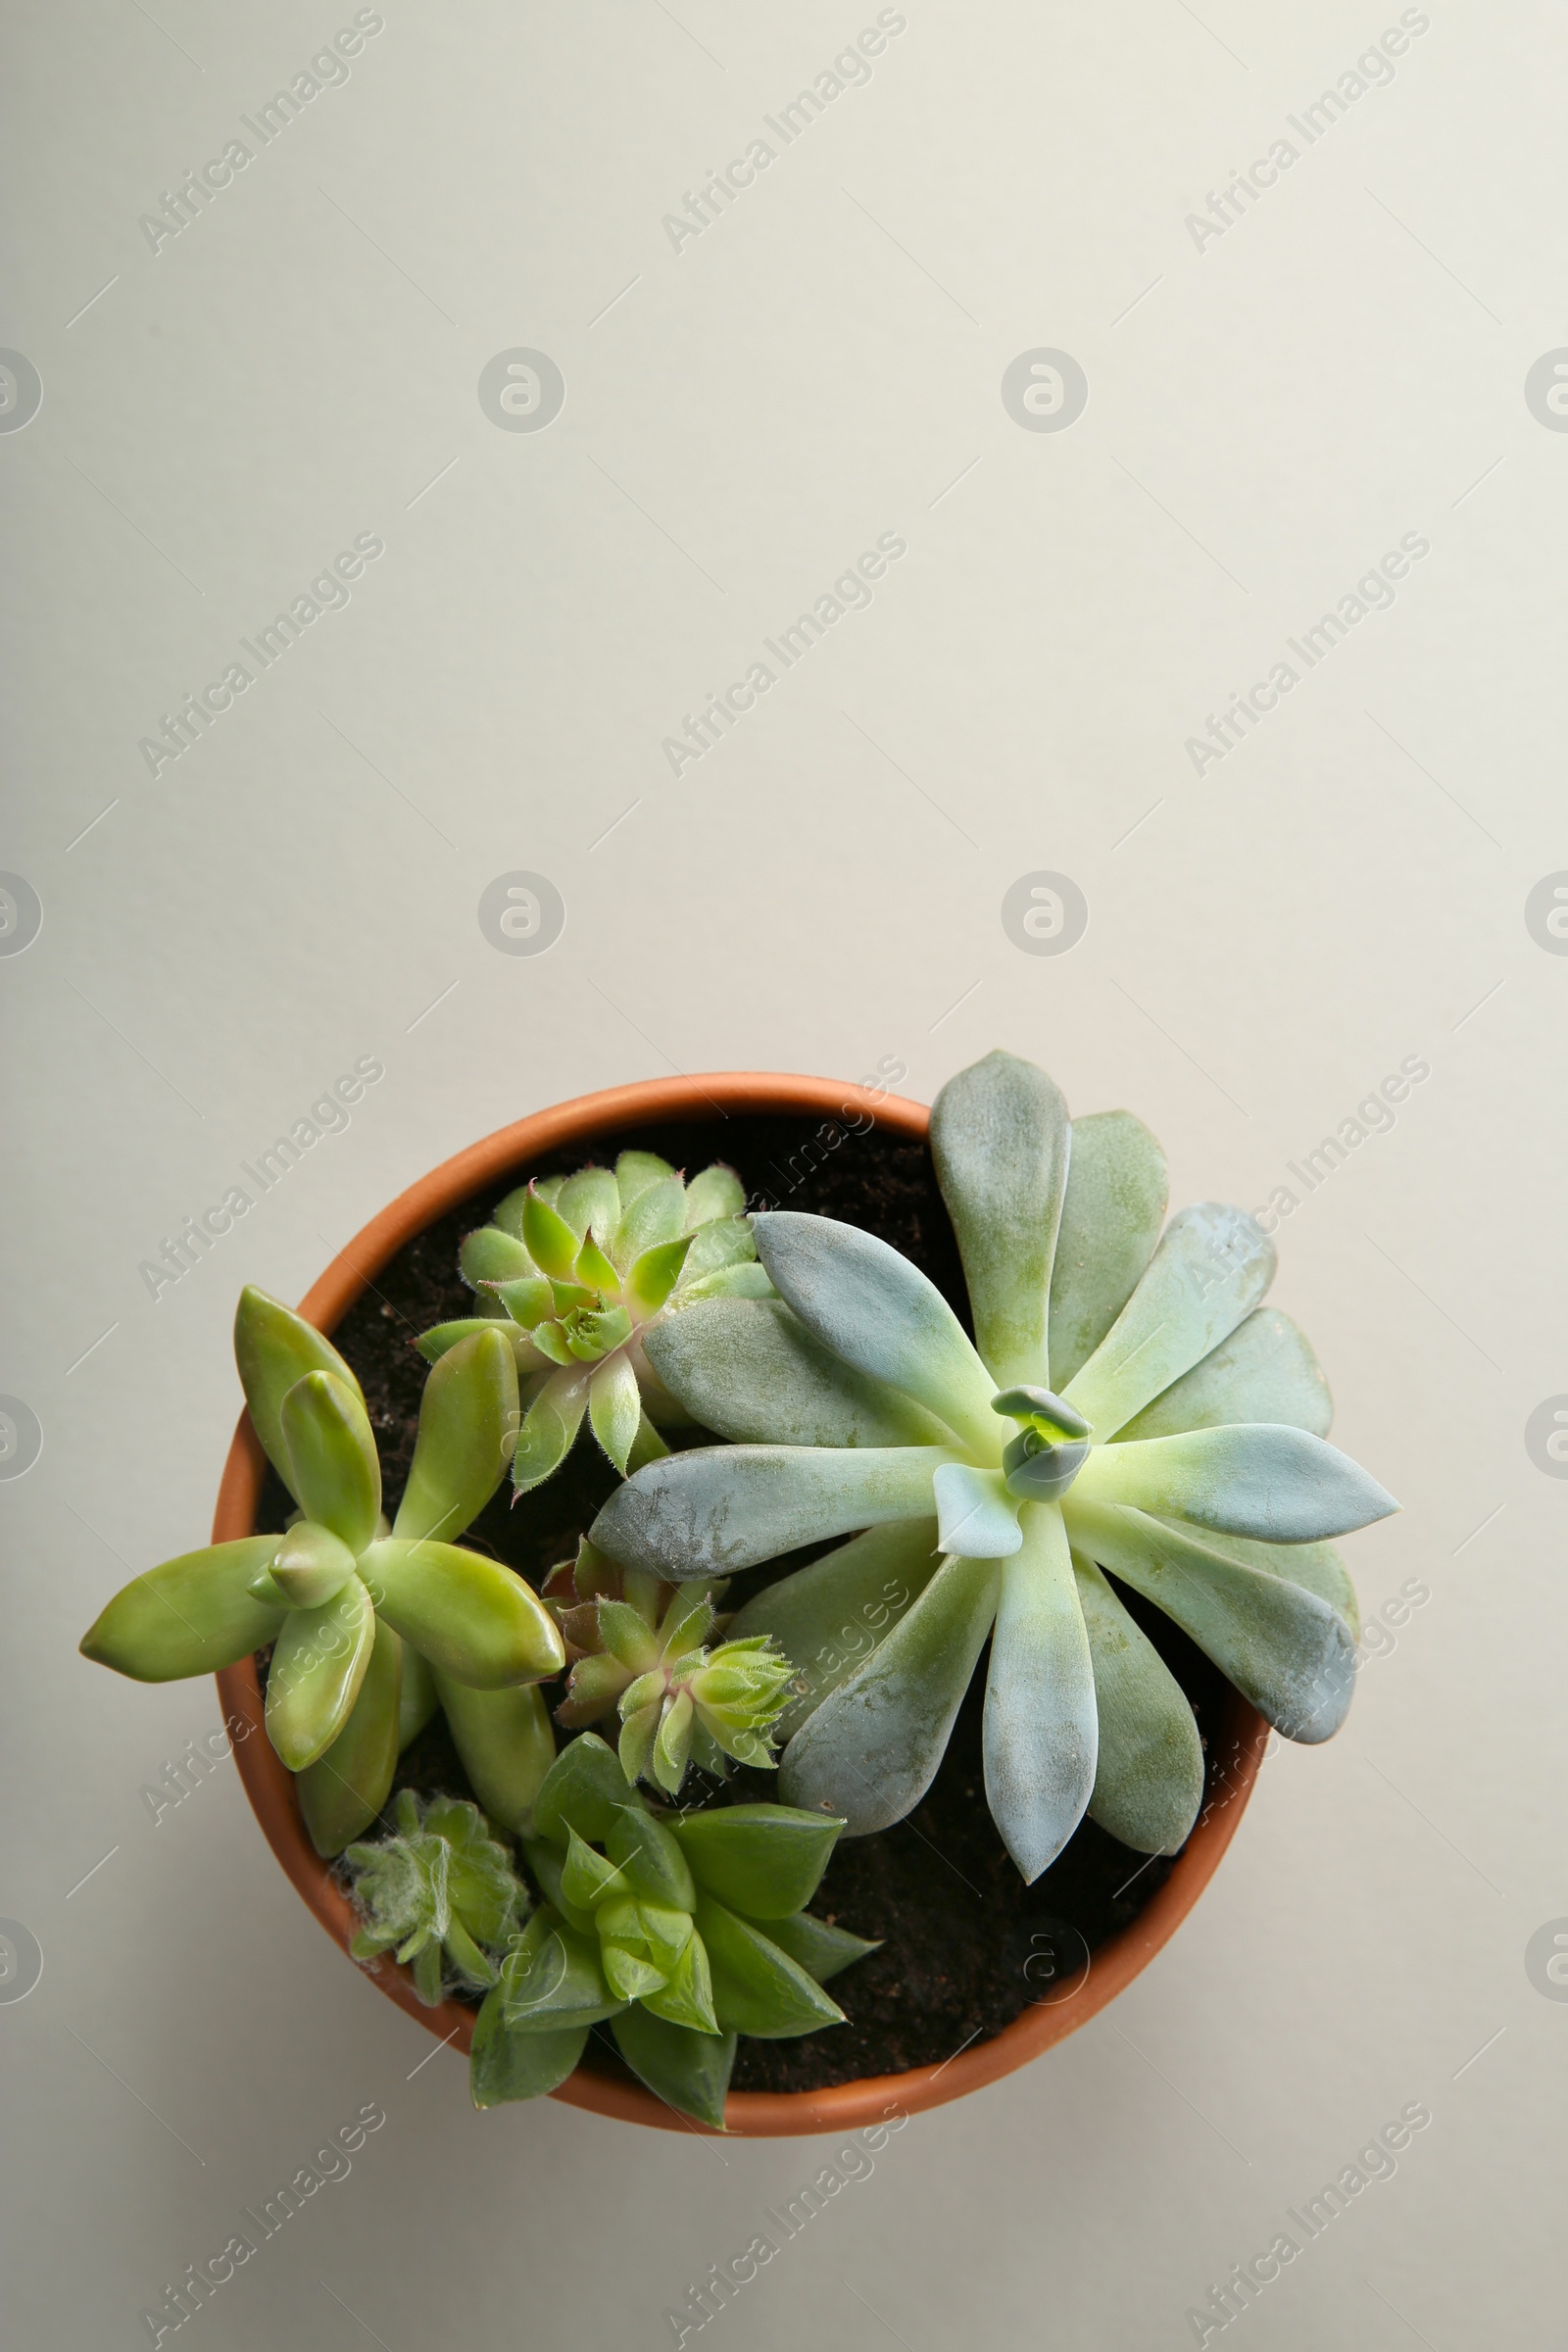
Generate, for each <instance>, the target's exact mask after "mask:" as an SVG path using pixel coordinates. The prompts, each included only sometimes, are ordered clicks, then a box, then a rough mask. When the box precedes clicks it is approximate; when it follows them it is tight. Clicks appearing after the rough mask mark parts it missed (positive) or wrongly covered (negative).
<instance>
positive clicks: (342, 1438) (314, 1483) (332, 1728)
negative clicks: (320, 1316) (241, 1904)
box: [81, 1288, 565, 1854]
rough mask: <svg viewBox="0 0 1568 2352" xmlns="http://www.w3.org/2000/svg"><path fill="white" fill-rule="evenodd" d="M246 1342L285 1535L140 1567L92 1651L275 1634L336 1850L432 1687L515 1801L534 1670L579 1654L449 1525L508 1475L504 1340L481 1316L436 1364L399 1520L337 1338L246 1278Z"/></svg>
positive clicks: (245, 1362)
mask: <svg viewBox="0 0 1568 2352" xmlns="http://www.w3.org/2000/svg"><path fill="white" fill-rule="evenodd" d="M234 1352H235V1356H236V1359H237V1361H238V1365H239V1373H240V1380H241V1383H242V1385H243V1387H244V1391H245V1400H246V1402H247V1404H248V1405H249V1407H250V1413H251V1420H252V1422H253V1424H254V1426H255V1429H256V1434H257V1436H258V1437H259V1438H260V1440H261V1442H262V1445H263V1446H264V1448H265V1449H266V1452H267V1454H268V1457H269V1459H270V1461H271V1463H272V1466H273V1468H274V1469H275V1470H276V1471H277V1473H278V1475H279V1477H280V1478H281V1479H282V1481H283V1483H284V1485H285V1486H286V1487H287V1488H288V1491H289V1493H290V1494H291V1495H293V1497H294V1499H295V1501H296V1503H297V1504H298V1505H299V1510H298V1513H297V1515H296V1517H295V1518H294V1519H293V1521H292V1523H291V1524H290V1526H289V1528H288V1529H287V1531H286V1532H285V1533H284V1534H283V1535H282V1536H275V1535H270V1536H244V1537H241V1538H239V1539H238V1540H237V1541H236V1542H232V1543H227V1544H210V1545H208V1546H207V1547H206V1549H204V1550H201V1551H191V1552H184V1553H182V1554H181V1555H180V1556H179V1557H178V1558H177V1559H172V1560H166V1561H165V1562H164V1563H163V1564H162V1566H160V1567H157V1568H153V1569H151V1570H149V1571H148V1573H147V1574H146V1575H145V1576H138V1577H136V1578H134V1579H133V1580H132V1581H131V1583H130V1584H128V1585H126V1586H125V1587H124V1589H123V1591H122V1592H120V1593H117V1594H116V1595H115V1597H114V1599H113V1600H111V1601H110V1603H109V1605H108V1607H107V1608H106V1609H105V1610H104V1611H103V1613H102V1615H101V1616H100V1617H99V1618H98V1620H97V1622H96V1624H95V1625H93V1626H92V1628H91V1629H90V1631H89V1632H88V1633H87V1634H86V1635H85V1636H84V1638H83V1640H82V1642H81V1650H82V1654H83V1656H85V1657H89V1658H93V1659H96V1660H97V1661H98V1662H99V1663H100V1664H101V1665H105V1666H112V1667H113V1668H114V1669H115V1670H116V1672H117V1673H120V1674H125V1675H129V1676H131V1677H133V1678H134V1679H135V1680H136V1681H138V1682H153V1683H161V1682H172V1681H177V1680H180V1679H181V1678H183V1677H185V1676H188V1675H197V1674H213V1673H216V1672H217V1671H218V1670H219V1669H220V1668H221V1667H224V1666H231V1665H233V1664H234V1663H235V1661H236V1660H237V1659H239V1658H243V1657H246V1656H248V1655H249V1654H250V1653H251V1652H252V1651H253V1650H257V1649H263V1648H265V1647H266V1646H267V1645H268V1644H269V1643H270V1644H271V1645H272V1655H271V1663H270V1669H269V1672H268V1682H267V1730H268V1736H269V1737H270V1740H271V1742H272V1745H273V1746H274V1747H275V1748H276V1750H277V1752H278V1754H279V1755H280V1756H281V1757H282V1759H283V1762H284V1763H285V1764H286V1765H287V1766H288V1768H289V1770H290V1771H291V1772H293V1773H295V1774H296V1775H297V1776H298V1781H297V1788H298V1793H299V1798H300V1804H301V1809H302V1811H303V1813H304V1816H305V1821H306V1826H307V1827H308V1828H309V1830H310V1832H311V1836H312V1838H313V1839H314V1840H315V1843H316V1845H317V1848H318V1850H319V1852H321V1853H323V1854H333V1853H337V1852H339V1851H341V1849H342V1847H343V1846H344V1845H346V1844H347V1842H348V1840H349V1839H350V1838H353V1837H356V1836H357V1835H358V1834H359V1832H360V1831H361V1830H363V1829H364V1828H365V1827H366V1825H367V1824H368V1822H370V1821H372V1820H373V1819H374V1818H375V1816H376V1814H377V1813H378V1812H379V1811H380V1810H381V1807H382V1806H383V1805H384V1804H385V1802H386V1799H387V1795H388V1792H389V1790H390V1789H391V1786H392V1778H393V1773H394V1770H395V1768H396V1764H397V1756H398V1750H399V1747H400V1745H402V1744H404V1742H405V1741H406V1740H407V1738H409V1737H411V1736H412V1732H411V1730H410V1724H411V1720H412V1721H414V1725H415V1728H417V1718H418V1716H419V1711H420V1709H421V1707H422V1708H423V1711H424V1714H425V1716H426V1717H427V1716H428V1714H429V1712H430V1711H431V1709H432V1708H433V1706H434V1704H435V1701H436V1699H437V1697H439V1698H440V1699H441V1700H442V1701H443V1702H444V1703H445V1704H446V1705H447V1709H448V1713H449V1715H451V1716H452V1717H453V1718H454V1731H455V1733H456V1734H457V1737H458V1743H459V1747H460V1751H461V1752H462V1753H463V1755H464V1760H465V1763H466V1764H467V1765H468V1769H469V1775H470V1778H471V1779H472V1781H473V1785H474V1788H475V1789H476V1790H477V1791H478V1793H479V1794H480V1795H481V1796H482V1797H484V1798H485V1801H486V1803H489V1802H490V1797H491V1793H492V1791H491V1789H490V1787H489V1785H488V1784H489V1783H490V1782H491V1781H492V1780H493V1781H495V1782H496V1783H498V1784H505V1787H504V1788H503V1787H500V1786H498V1787H497V1789H496V1790H495V1791H494V1792H495V1793H496V1794H497V1795H498V1797H500V1796H502V1795H503V1794H505V1793H507V1792H510V1793H511V1794H512V1796H513V1799H514V1806H515V1809H516V1810H518V1811H520V1810H521V1808H522V1805H523V1803H524V1802H525V1801H527V1800H529V1799H531V1797H532V1793H533V1789H534V1788H536V1787H537V1785H538V1782H539V1779H540V1778H541V1777H542V1776H543V1773H544V1771H545V1769H546V1768H547V1766H548V1763H549V1759H550V1752H551V1751H553V1748H554V1740H553V1739H552V1737H551V1733H550V1727H549V1721H548V1718H547V1717H546V1716H545V1715H544V1712H543V1704H542V1701H540V1700H539V1698H538V1695H537V1693H533V1692H530V1691H528V1690H527V1688H526V1687H527V1686H529V1685H531V1684H534V1683H536V1682H538V1681H539V1680H540V1679H541V1678H542V1677H543V1676H546V1675H550V1674H555V1673H557V1672H558V1671H559V1670H560V1668H561V1667H562V1666H563V1665H564V1659H565V1652H564V1647H563V1644H562V1640H561V1635H560V1633H559V1631H558V1630H557V1627H556V1624H555V1620H554V1619H553V1618H552V1617H551V1615H550V1613H549V1611H548V1610H547V1609H546V1608H545V1607H544V1605H543V1604H542V1602H541V1601H540V1599H539V1597H538V1595H537V1594H536V1593H534V1592H533V1591H532V1590H531V1588H530V1587H529V1586H528V1585H526V1584H525V1583H524V1582H523V1580H522V1578H521V1577H520V1576H516V1575H515V1574H514V1573H513V1571H512V1570H511V1569H510V1568H504V1567H502V1566H501V1565H500V1564H499V1563H498V1562H496V1561H495V1560H490V1559H486V1558H484V1557H483V1556H482V1555H481V1554H480V1553H478V1552H475V1551H467V1550H464V1549H462V1548H461V1547H460V1546H459V1545H458V1544H456V1543H455V1542H452V1541H450V1540H449V1539H451V1538H453V1537H455V1536H457V1535H459V1534H461V1533H462V1531H463V1530H464V1529H465V1528H466V1526H467V1525H468V1523H469V1521H470V1520H471V1519H472V1518H473V1517H474V1516H475V1515H476V1513H477V1512H478V1511H480V1510H481V1509H482V1508H483V1507H484V1504H485V1502H486V1501H487V1500H488V1499H489V1497H490V1495H492V1494H493V1493H494V1491H495V1489H496V1487H497V1486H498V1484H499V1483H500V1481H501V1479H502V1477H503V1476H504V1475H505V1471H506V1462H507V1456H508V1450H509V1448H510V1446H511V1443H512V1437H513V1433H514V1432H515V1428H516V1412H517V1404H516V1379H517V1376H516V1366H515V1362H514V1359H513V1354H512V1350H511V1348H509V1347H508V1346H507V1343H506V1341H505V1340H504V1339H503V1338H502V1337H501V1335H500V1334H499V1333H497V1332H496V1331H494V1330H493V1329H488V1328H487V1329H485V1330H483V1331H480V1332H478V1333H476V1334H475V1335H474V1336H473V1337H472V1338H471V1339H470V1340H468V1341H466V1342H464V1343H463V1344H462V1345H460V1346H459V1347H457V1348H453V1349H452V1350H451V1351H450V1352H449V1353H448V1354H447V1355H446V1356H445V1357H443V1359H442V1361H441V1362H440V1363H439V1364H438V1365H437V1366H436V1367H435V1369H434V1370H433V1371H432V1373H431V1375H430V1378H429V1379H428V1381H427V1382H426V1384H425V1391H424V1396H423V1398H422V1400H421V1406H420V1414H419V1429H418V1437H417V1444H416V1446H415V1452H414V1459H413V1462H412V1464H411V1465H410V1469H409V1478H408V1484H407V1486H406V1488H405V1490H404V1494H403V1499H402V1501H401V1502H400V1504H399V1505H398V1511H397V1517H396V1519H395V1520H394V1521H393V1522H392V1524H391V1526H390V1527H389V1526H388V1524H387V1522H386V1520H385V1518H384V1517H383V1516H382V1513H381V1467H380V1462H379V1460H378V1458H377V1455H376V1450H375V1439H374V1436H373V1434H372V1432H371V1429H370V1423H369V1418H368V1414H367V1412H366V1409H365V1399H364V1396H363V1394H362V1392H361V1389H360V1385H359V1382H358V1381H357V1380H356V1379H355V1377H354V1374H353V1372H352V1371H351V1370H350V1368H349V1366H348V1364H347V1363H346V1362H345V1361H344V1359H343V1357H342V1356H341V1355H339V1354H338V1352H337V1349H336V1348H333V1347H332V1346H331V1344H330V1342H329V1341H327V1340H325V1339H323V1338H322V1336H321V1334H320V1333H319V1331H317V1330H315V1329H314V1328H313V1327H312V1326H311V1325H310V1324H309V1323H306V1322H305V1321H304V1320H303V1319H302V1318H301V1317H300V1316H299V1315H296V1314H294V1313H292V1312H291V1310H290V1309H289V1308H288V1307H286V1306H283V1305H282V1304H280V1303H279V1301H278V1300H277V1299H269V1298H268V1297H267V1296H266V1294H265V1293H264V1292H262V1291H258V1290H255V1289H252V1288H248V1289H247V1290H246V1291H245V1292H244V1293H243V1295H242V1296H241V1299H240V1303H239V1311H238V1313H237V1315H236V1317H235V1322H234ZM460 1727H464V1728H460ZM541 1728H542V1735H543V1738H542V1742H541V1740H540V1731H541ZM530 1733H531V1737H532V1746H531V1748H528V1747H527V1746H526V1740H527V1739H528V1737H529V1735H530ZM519 1740H521V1741H522V1742H523V1743H524V1744H523V1746H522V1748H521V1749H519ZM541 1746H542V1747H543V1751H544V1752H543V1753H541ZM470 1750H471V1751H472V1752H471V1754H470ZM519 1755H520V1757H521V1759H522V1764H523V1766H524V1767H525V1768H526V1769H525V1772H524V1778H525V1777H526V1772H527V1771H531V1773H532V1779H531V1782H529V1783H528V1785H527V1786H526V1791H525V1796H524V1795H523V1794H521V1793H520V1792H519V1791H518V1789H516V1788H515V1783H516V1781H517V1779H518V1774H519ZM487 1766H493V1770H487ZM506 1810H507V1807H506V1805H505V1804H504V1803H500V1802H498V1805H497V1812H498V1815H504V1814H505V1812H506Z"/></svg>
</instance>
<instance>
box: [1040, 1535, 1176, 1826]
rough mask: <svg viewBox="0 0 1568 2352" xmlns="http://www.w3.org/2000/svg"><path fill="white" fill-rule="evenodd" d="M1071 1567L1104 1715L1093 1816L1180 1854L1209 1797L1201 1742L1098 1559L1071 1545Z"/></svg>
mask: <svg viewBox="0 0 1568 2352" xmlns="http://www.w3.org/2000/svg"><path fill="white" fill-rule="evenodd" d="M1072 1564H1073V1573H1074V1575H1075V1576H1076V1578H1077V1580H1078V1605H1079V1607H1080V1608H1081V1609H1082V1611H1083V1616H1084V1625H1085V1627H1086V1629H1087V1631H1088V1635H1089V1655H1090V1657H1091V1659H1092V1660H1093V1661H1094V1669H1095V1707H1096V1711H1097V1713H1098V1715H1099V1719H1100V1753H1099V1759H1098V1761H1097V1763H1096V1766H1095V1788H1094V1794H1093V1795H1092V1796H1091V1797H1090V1799H1089V1818H1090V1819H1091V1821H1096V1822H1098V1823H1099V1824H1100V1827H1101V1828H1102V1829H1103V1830H1106V1831H1108V1832H1109V1834H1110V1836H1111V1837H1112V1838H1120V1840H1121V1842H1122V1844H1123V1845H1130V1846H1131V1847H1132V1848H1133V1849H1134V1851H1135V1852H1137V1853H1140V1854H1175V1853H1179V1852H1180V1851H1181V1848H1182V1847H1183V1845H1184V1844H1185V1843H1186V1841H1187V1837H1188V1833H1189V1832H1190V1830H1191V1829H1192V1826H1193V1823H1194V1822H1195V1821H1196V1820H1197V1819H1198V1808H1199V1806H1200V1805H1201V1803H1202V1800H1203V1744H1202V1741H1201V1739H1200V1738H1199V1735H1198V1725H1197V1723H1196V1722H1195V1721H1194V1718H1193V1710H1192V1708H1191V1706H1190V1705H1189V1704H1188V1700H1187V1694H1186V1692H1185V1691H1183V1689H1182V1687H1181V1685H1180V1683H1178V1682H1177V1680H1176V1678H1175V1676H1174V1675H1173V1674H1172V1673H1171V1671H1170V1668H1169V1667H1168V1666H1167V1665H1166V1664H1165V1661H1164V1659H1163V1658H1162V1657H1161V1656H1160V1654H1159V1652H1158V1650H1157V1649H1156V1648H1155V1647H1154V1645H1153V1643H1152V1642H1151V1641H1150V1639H1149V1637H1148V1636H1147V1634H1145V1633H1143V1632H1142V1631H1141V1630H1140V1629H1139V1627H1138V1626H1136V1625H1135V1624H1134V1623H1133V1620H1132V1618H1131V1617H1130V1616H1129V1615H1128V1614H1127V1611H1126V1610H1125V1609H1124V1608H1123V1607H1122V1604H1121V1602H1120V1601H1119V1600H1118V1599H1117V1597H1116V1595H1115V1593H1113V1592H1112V1591H1111V1589H1110V1587H1109V1585H1108V1584H1107V1583H1106V1582H1105V1579H1104V1578H1103V1576H1102V1575H1101V1573H1100V1570H1099V1569H1098V1568H1097V1567H1096V1566H1095V1564H1094V1562H1093V1561H1092V1560H1091V1559H1089V1558H1088V1557H1087V1555H1086V1554H1085V1553H1083V1552H1081V1551H1075V1552H1074V1553H1073V1562H1072Z"/></svg>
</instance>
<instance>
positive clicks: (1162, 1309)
mask: <svg viewBox="0 0 1568 2352" xmlns="http://www.w3.org/2000/svg"><path fill="white" fill-rule="evenodd" d="M1274 1264H1275V1258H1274V1245H1273V1243H1272V1242H1271V1241H1270V1240H1269V1239H1268V1237H1267V1235H1266V1234H1265V1233H1264V1232H1263V1230H1262V1228H1261V1226H1260V1225H1259V1224H1258V1223H1257V1221H1256V1219H1255V1218H1254V1217H1250V1216H1249V1215H1248V1213H1247V1211H1246V1209H1244V1208H1231V1207H1228V1206H1227V1205H1226V1204H1225V1203H1223V1202H1221V1201H1199V1202H1198V1203H1197V1204H1196V1205H1195V1206H1194V1207H1192V1208H1184V1209H1180V1210H1178V1212H1177V1214H1176V1215H1175V1216H1174V1217H1172V1219H1171V1221H1170V1223H1169V1224H1168V1225H1167V1226H1166V1228H1165V1231H1164V1234H1163V1236H1162V1238H1161V1240H1160V1244H1159V1247H1158V1249H1157V1250H1155V1251H1154V1254H1153V1256H1152V1259H1151V1260H1150V1263H1149V1268H1148V1271H1147V1272H1146V1274H1145V1275H1144V1277H1143V1280H1142V1281H1141V1282H1140V1283H1139V1285H1138V1288H1137V1290H1136V1291H1134V1293H1133V1295H1132V1297H1131V1298H1130V1299H1128V1301H1127V1304H1126V1305H1125V1306H1124V1307H1123V1308H1122V1311H1121V1313H1120V1314H1119V1315H1118V1316H1117V1318H1116V1320H1115V1322H1114V1323H1113V1324H1112V1325H1111V1327H1110V1330H1109V1331H1108V1332H1107V1333H1106V1335H1105V1337H1104V1339H1103V1340H1102V1342H1101V1344H1100V1346H1099V1347H1098V1348H1096V1350H1095V1352H1094V1354H1093V1355H1092V1356H1091V1357H1090V1358H1089V1361H1088V1362H1087V1363H1086V1364H1085V1365H1084V1366H1083V1368H1082V1370H1081V1371H1079V1372H1078V1373H1076V1374H1075V1375H1074V1377H1073V1378H1072V1380H1070V1381H1069V1382H1068V1384H1067V1388H1066V1391H1065V1395H1066V1397H1067V1401H1068V1403H1069V1404H1075V1405H1076V1406H1077V1407H1078V1410H1079V1411H1080V1412H1081V1413H1082V1414H1083V1415H1084V1416H1085V1418H1086V1419H1087V1420H1088V1421H1089V1423H1090V1425H1091V1426H1092V1428H1093V1429H1094V1432H1095V1435H1096V1437H1097V1438H1099V1439H1100V1440H1101V1441H1102V1443H1103V1442H1104V1441H1105V1440H1106V1439H1109V1438H1113V1437H1114V1436H1115V1434H1116V1432H1117V1431H1118V1430H1119V1429H1121V1428H1123V1427H1124V1426H1125V1424H1126V1423H1127V1422H1129V1421H1130V1420H1131V1419H1132V1417H1133V1415H1134V1414H1135V1413H1137V1412H1140V1411H1142V1409H1143V1407H1144V1406H1145V1405H1146V1404H1148V1403H1149V1402H1150V1400H1151V1399H1152V1397H1157V1396H1158V1395H1159V1394H1160V1392H1161V1391H1162V1390H1164V1389H1168V1388H1169V1387H1170V1385H1171V1383H1172V1381H1175V1380H1179V1379H1180V1378H1181V1375H1182V1374H1183V1373H1184V1372H1189V1371H1191V1369H1192V1367H1193V1365H1194V1364H1196V1363H1199V1362H1200V1361H1201V1359H1202V1357H1204V1356H1205V1355H1207V1354H1208V1353H1209V1351H1210V1349H1211V1348H1217V1347H1218V1346H1219V1344H1220V1342H1221V1340H1223V1339H1226V1338H1228V1337H1229V1335H1230V1333H1231V1332H1233V1331H1234V1330H1235V1329H1236V1326H1237V1324H1238V1323H1240V1322H1242V1321H1243V1320H1244V1318H1245V1317H1246V1316H1248V1315H1250V1313H1251V1311H1252V1309H1253V1307H1254V1306H1256V1304H1257V1302H1258V1300H1259V1299H1261V1298H1262V1296H1263V1293H1264V1292H1265V1291H1266V1290H1267V1289H1268V1286H1269V1284H1270V1283H1271V1282H1272V1281H1273V1279H1274Z"/></svg>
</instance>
